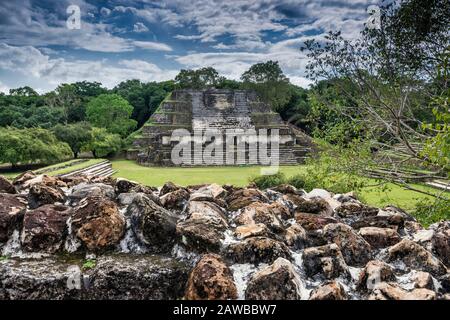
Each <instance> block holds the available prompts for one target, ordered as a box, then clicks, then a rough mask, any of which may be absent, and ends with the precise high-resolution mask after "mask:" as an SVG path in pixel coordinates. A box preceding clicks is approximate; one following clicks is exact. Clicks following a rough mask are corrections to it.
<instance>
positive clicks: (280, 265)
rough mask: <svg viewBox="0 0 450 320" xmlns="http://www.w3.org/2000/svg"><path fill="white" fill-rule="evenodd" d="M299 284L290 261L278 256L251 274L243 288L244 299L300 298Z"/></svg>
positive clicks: (297, 276)
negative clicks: (271, 262) (244, 288)
mask: <svg viewBox="0 0 450 320" xmlns="http://www.w3.org/2000/svg"><path fill="white" fill-rule="evenodd" d="M300 286H301V284H300V278H299V275H298V274H297V273H296V272H295V270H294V267H293V266H292V263H291V262H289V261H288V260H286V259H284V258H278V259H276V260H275V261H274V263H273V264H271V265H270V266H268V267H266V268H264V269H262V270H260V271H258V272H257V273H255V274H254V275H253V276H252V278H251V279H250V281H249V282H248V285H247V288H246V290H245V299H248V300H298V299H300V298H301V296H300Z"/></svg>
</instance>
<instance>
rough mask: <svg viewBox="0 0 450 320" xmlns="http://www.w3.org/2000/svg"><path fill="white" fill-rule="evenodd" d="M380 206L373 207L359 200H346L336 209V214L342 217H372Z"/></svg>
mask: <svg viewBox="0 0 450 320" xmlns="http://www.w3.org/2000/svg"><path fill="white" fill-rule="evenodd" d="M378 211H379V209H378V208H372V207H368V206H365V205H363V204H362V203H359V202H353V201H351V202H350V201H349V202H345V203H343V204H342V205H340V206H339V207H338V208H337V209H336V214H337V215H338V216H339V217H341V218H348V217H372V216H376V215H377V214H378Z"/></svg>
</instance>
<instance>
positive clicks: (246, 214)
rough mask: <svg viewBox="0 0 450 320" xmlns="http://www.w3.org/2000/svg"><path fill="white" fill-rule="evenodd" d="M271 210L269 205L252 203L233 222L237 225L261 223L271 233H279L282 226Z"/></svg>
mask: <svg viewBox="0 0 450 320" xmlns="http://www.w3.org/2000/svg"><path fill="white" fill-rule="evenodd" d="M272 208H273V207H272V206H271V205H270V204H267V203H261V202H254V203H252V204H250V205H248V206H246V207H245V208H244V209H242V212H241V213H240V214H239V215H238V216H237V217H236V218H235V219H234V222H235V223H236V224H237V225H244V224H255V223H263V224H265V225H266V226H267V227H268V228H269V229H270V230H271V231H273V232H281V231H282V230H283V226H282V224H281V221H280V219H279V218H278V217H277V216H276V215H275V213H274V212H273V210H272Z"/></svg>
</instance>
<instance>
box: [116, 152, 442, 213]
mask: <svg viewBox="0 0 450 320" xmlns="http://www.w3.org/2000/svg"><path fill="white" fill-rule="evenodd" d="M112 164H113V168H114V170H116V171H117V172H116V174H115V175H114V176H115V177H122V178H126V179H130V180H134V181H137V182H140V183H142V184H145V185H149V186H161V185H163V184H164V183H165V182H167V181H172V182H174V183H176V184H179V185H183V186H186V185H193V184H202V183H213V182H215V183H218V184H233V185H235V186H245V185H247V184H248V182H249V179H250V178H251V177H254V176H257V175H259V174H260V168H261V167H258V166H243V167H198V168H161V167H143V166H140V165H138V164H136V163H135V162H134V161H129V160H116V161H112ZM305 169H306V166H282V167H280V171H281V172H283V173H284V174H285V175H286V176H287V177H290V176H293V175H295V174H298V173H300V172H302V171H304V170H305ZM368 181H369V182H371V184H376V181H375V180H371V179H368ZM415 187H417V188H418V189H422V190H426V191H429V192H438V191H436V190H435V189H433V188H430V187H426V186H421V185H419V186H415ZM349 191H351V190H349ZM360 196H361V197H362V199H363V200H364V201H365V202H366V203H367V204H369V205H373V206H377V207H383V206H385V205H388V204H392V205H395V206H398V207H401V208H403V209H405V210H407V211H412V210H413V209H414V207H415V204H416V203H417V201H419V200H421V199H427V198H431V197H429V196H427V195H424V194H421V193H418V192H415V191H411V190H405V189H403V188H401V187H399V186H397V185H394V184H388V185H387V186H386V187H385V188H384V189H383V190H382V189H381V188H379V187H367V188H364V189H363V190H362V191H361V192H360Z"/></svg>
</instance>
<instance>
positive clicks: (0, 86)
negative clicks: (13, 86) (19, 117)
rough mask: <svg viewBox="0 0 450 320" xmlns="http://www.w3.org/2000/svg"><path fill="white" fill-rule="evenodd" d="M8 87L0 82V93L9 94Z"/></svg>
mask: <svg viewBox="0 0 450 320" xmlns="http://www.w3.org/2000/svg"><path fill="white" fill-rule="evenodd" d="M9 89H10V88H9V87H8V86H7V85H5V84H3V83H2V82H1V81H0V92H3V93H9Z"/></svg>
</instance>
